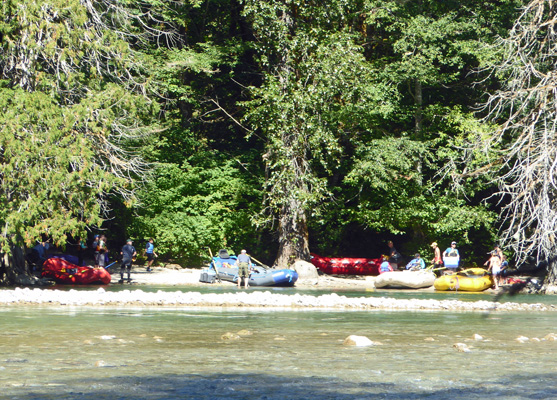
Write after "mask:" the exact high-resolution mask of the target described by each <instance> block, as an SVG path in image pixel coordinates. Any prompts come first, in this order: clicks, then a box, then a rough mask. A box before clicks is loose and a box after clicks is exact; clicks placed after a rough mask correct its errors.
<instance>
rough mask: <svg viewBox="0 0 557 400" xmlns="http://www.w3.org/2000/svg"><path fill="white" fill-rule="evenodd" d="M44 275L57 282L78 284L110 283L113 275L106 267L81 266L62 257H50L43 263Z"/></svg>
mask: <svg viewBox="0 0 557 400" xmlns="http://www.w3.org/2000/svg"><path fill="white" fill-rule="evenodd" d="M42 276H43V277H44V278H51V279H54V280H55V281H56V282H57V283H70V284H72V283H73V284H76V285H91V284H98V285H108V284H109V283H110V280H111V279H112V277H111V276H110V273H109V272H108V271H107V270H106V269H104V268H92V267H80V266H78V265H75V264H72V263H71V262H69V261H66V260H64V259H62V258H49V259H48V260H46V261H45V262H44V263H43V272H42Z"/></svg>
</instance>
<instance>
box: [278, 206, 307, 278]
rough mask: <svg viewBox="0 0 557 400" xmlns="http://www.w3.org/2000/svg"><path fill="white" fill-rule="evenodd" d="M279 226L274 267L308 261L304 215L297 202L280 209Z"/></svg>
mask: <svg viewBox="0 0 557 400" xmlns="http://www.w3.org/2000/svg"><path fill="white" fill-rule="evenodd" d="M279 224H280V225H279V250H278V255H277V259H276V261H275V264H274V266H275V267H279V268H286V267H289V266H291V265H292V264H294V262H295V261H296V260H297V259H300V260H305V261H309V259H310V256H309V243H308V228H307V223H306V215H305V212H304V211H303V210H302V205H301V204H300V202H299V201H298V200H291V201H290V203H289V204H287V205H285V206H284V207H282V210H281V215H280V222H279Z"/></svg>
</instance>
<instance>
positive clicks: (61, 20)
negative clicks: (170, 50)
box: [0, 0, 172, 282]
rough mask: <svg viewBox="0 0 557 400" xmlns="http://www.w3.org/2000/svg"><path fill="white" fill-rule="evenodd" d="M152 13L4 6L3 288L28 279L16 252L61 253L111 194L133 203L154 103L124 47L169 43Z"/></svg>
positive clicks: (118, 5) (75, 5)
mask: <svg viewBox="0 0 557 400" xmlns="http://www.w3.org/2000/svg"><path fill="white" fill-rule="evenodd" d="M132 6H133V8H131V7H132ZM142 7H143V8H144V9H143V10H141V8H142ZM149 7H151V5H150V4H149V3H148V2H136V3H133V4H132V3H128V2H126V3H122V2H119V1H116V0H103V1H98V2H81V1H79V0H54V1H51V2H48V3H44V2H35V1H29V0H18V1H15V0H8V1H5V2H3V3H2V5H1V6H0V21H2V22H1V23H0V32H1V33H0V34H1V36H0V38H1V48H0V79H1V85H0V110H1V113H0V132H1V133H0V149H1V158H0V179H1V180H0V182H1V183H0V191H1V194H2V195H1V196H0V198H1V200H0V201H2V207H1V210H0V224H1V226H2V233H1V235H0V245H1V247H2V251H3V252H4V254H5V255H6V256H5V261H6V262H7V263H8V264H9V268H8V274H7V278H8V281H12V282H13V281H17V276H18V275H20V274H22V273H24V272H25V266H24V264H23V262H22V257H21V251H19V250H18V249H20V248H21V246H31V245H34V243H35V242H36V241H37V240H40V239H43V238H46V237H48V238H51V239H52V240H53V243H54V244H55V245H59V246H64V245H65V243H66V241H67V239H68V235H72V236H73V237H79V236H80V235H83V234H84V232H85V230H86V228H87V227H90V226H94V225H100V224H101V222H102V217H103V215H104V212H105V211H106V209H107V204H108V203H107V199H108V196H109V195H111V194H118V195H119V196H123V197H124V198H125V199H127V201H132V200H133V190H134V189H133V179H134V177H135V176H138V175H139V176H141V175H142V174H143V172H144V171H145V164H144V163H143V162H142V161H141V158H140V157H139V154H138V145H139V144H140V143H141V141H142V140H143V139H144V138H145V137H146V136H147V135H148V130H147V129H146V126H147V125H148V124H149V122H150V121H151V116H152V115H153V112H154V111H156V103H154V102H152V101H151V100H150V99H149V97H148V93H149V80H148V76H149V73H148V70H147V69H146V66H147V65H148V62H147V60H145V59H144V58H142V56H141V53H138V52H137V51H135V50H134V49H133V48H132V47H131V46H130V44H129V43H130V41H133V42H134V45H135V46H136V48H138V47H140V46H142V45H147V44H149V41H151V40H153V39H154V38H159V39H165V38H166V39H171V38H172V36H171V33H167V32H162V31H160V30H159V29H160V27H161V23H160V22H157V23H156V24H155V23H152V21H149V20H148V19H147V18H148V17H149V16H150V15H153V14H152V13H149V12H145V8H149ZM150 26H155V28H150ZM169 32H170V31H169ZM16 255H19V256H18V257H17V258H14V256H16Z"/></svg>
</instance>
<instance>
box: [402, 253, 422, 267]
mask: <svg viewBox="0 0 557 400" xmlns="http://www.w3.org/2000/svg"><path fill="white" fill-rule="evenodd" d="M406 269H412V270H416V269H425V262H424V260H423V258H421V257H420V253H416V254H415V255H414V259H413V260H412V261H410V262H409V263H408V264H406Z"/></svg>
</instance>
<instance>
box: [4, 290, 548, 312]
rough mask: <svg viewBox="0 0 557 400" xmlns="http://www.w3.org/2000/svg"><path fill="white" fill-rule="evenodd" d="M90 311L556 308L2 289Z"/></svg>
mask: <svg viewBox="0 0 557 400" xmlns="http://www.w3.org/2000/svg"><path fill="white" fill-rule="evenodd" d="M2 305H4V306H12V305H25V306H69V307H71V306H94V307H107V306H108V307H194V308H206V307H213V308H214V307H218V308H231V309H242V308H250V309H274V310H281V309H287V310H353V311H379V310H384V311H449V312H451V311H454V312H460V311H481V312H495V311H537V312H554V311H557V306H556V305H545V304H541V303H535V304H530V303H528V304H524V303H514V302H508V303H499V302H497V303H496V302H492V301H489V300H479V301H461V300H433V299H395V298H389V297H346V296H343V295H338V294H336V293H331V294H323V295H318V296H312V295H307V294H304V295H301V294H278V293H271V292H270V291H264V292H262V291H253V292H249V291H243V292H238V293H200V292H195V291H187V292H182V291H179V290H178V289H177V290H176V291H174V292H163V291H161V290H159V291H157V292H145V291H143V290H141V289H134V290H128V289H126V290H122V291H118V292H107V291H106V290H105V289H103V288H99V289H97V290H94V291H83V290H76V289H70V290H57V289H54V290H48V289H38V288H35V289H30V288H24V289H21V288H15V289H3V290H0V306H2Z"/></svg>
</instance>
